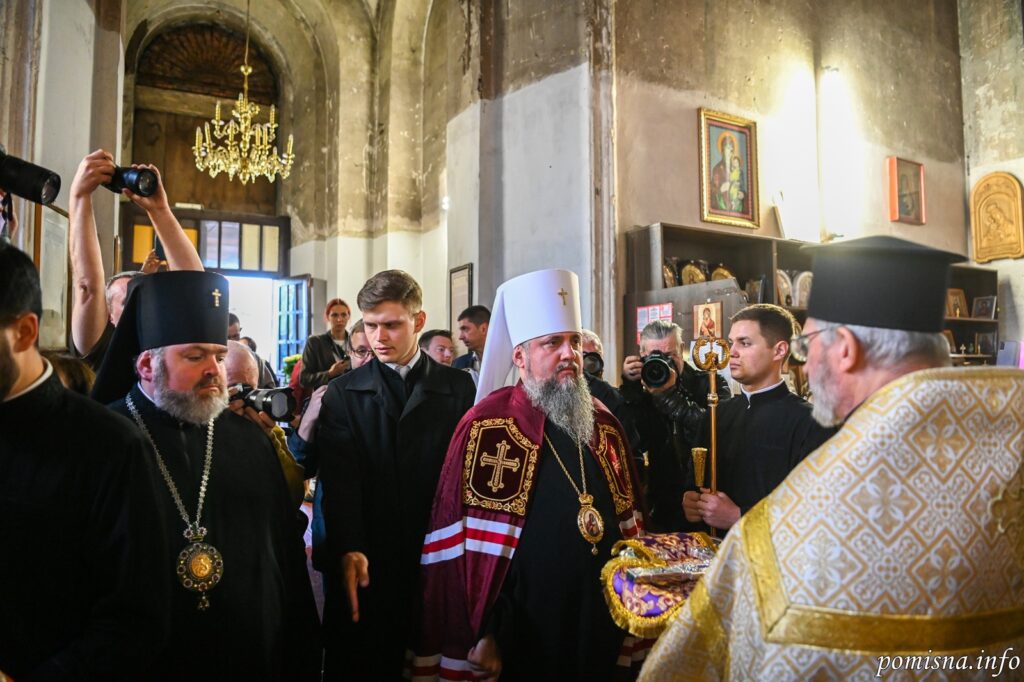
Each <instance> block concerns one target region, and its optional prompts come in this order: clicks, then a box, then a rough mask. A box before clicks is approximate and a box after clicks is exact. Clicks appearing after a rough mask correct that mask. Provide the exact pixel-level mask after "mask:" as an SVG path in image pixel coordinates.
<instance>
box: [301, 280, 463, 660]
mask: <svg viewBox="0 0 1024 682" xmlns="http://www.w3.org/2000/svg"><path fill="white" fill-rule="evenodd" d="M357 305H358V306H359V309H360V311H361V312H362V314H363V325H364V328H365V331H366V337H367V340H368V341H369V343H370V346H371V348H372V349H373V352H374V355H375V357H374V359H373V360H371V361H370V362H368V363H367V364H365V365H363V366H362V367H360V368H359V369H357V370H353V371H351V372H349V373H347V374H345V375H343V376H341V377H340V378H338V379H337V380H336V381H332V382H331V383H330V384H329V385H328V388H327V393H326V394H325V395H324V399H323V407H322V408H321V412H320V420H319V424H318V431H317V437H316V443H317V448H318V454H319V457H320V485H321V487H322V490H323V504H322V516H323V522H324V528H325V531H326V539H325V542H324V544H323V545H322V546H321V547H319V548H318V549H317V551H316V552H314V562H315V565H316V566H317V567H318V568H319V570H321V571H322V572H323V573H324V592H325V605H324V639H325V646H326V659H325V666H324V670H325V679H340V678H342V677H345V678H346V679H374V680H397V679H400V678H401V676H402V668H403V665H404V659H405V649H406V646H407V644H408V642H409V638H410V635H411V627H412V623H413V618H414V617H415V614H414V613H413V609H414V605H415V603H416V599H417V598H418V597H419V592H418V590H417V579H418V575H419V558H420V549H421V547H422V545H423V536H424V535H425V534H426V527H427V522H428V520H429V516H430V507H431V503H432V502H433V499H434V491H435V489H436V487H437V480H438V476H439V475H440V471H441V464H442V463H443V461H444V457H445V452H446V451H447V449H448V442H449V441H450V440H451V437H452V434H453V433H454V431H455V427H456V425H457V424H458V422H459V420H460V419H461V418H462V415H463V414H465V412H466V411H467V410H469V408H470V407H471V406H472V405H473V397H474V394H475V392H476V389H475V387H474V384H473V380H472V379H471V378H470V377H469V375H468V374H466V373H465V372H461V371H458V370H455V369H452V368H449V367H445V366H443V365H441V364H439V363H437V362H436V361H434V360H433V359H432V358H430V357H429V356H428V355H427V354H426V353H424V352H422V351H421V350H420V349H419V347H418V345H417V335H418V334H419V332H420V331H421V330H422V329H423V325H424V323H425V322H426V313H425V312H424V311H423V310H422V309H421V308H422V305H423V294H422V291H421V289H420V286H419V284H417V283H416V281H415V280H414V279H413V278H412V277H411V276H409V275H408V274H407V273H405V272H402V271H400V270H387V271H384V272H381V273H378V274H376V275H374V276H373V277H371V278H370V279H369V280H368V281H367V282H366V284H365V285H363V288H362V290H361V291H360V292H359V296H358V299H357Z"/></svg>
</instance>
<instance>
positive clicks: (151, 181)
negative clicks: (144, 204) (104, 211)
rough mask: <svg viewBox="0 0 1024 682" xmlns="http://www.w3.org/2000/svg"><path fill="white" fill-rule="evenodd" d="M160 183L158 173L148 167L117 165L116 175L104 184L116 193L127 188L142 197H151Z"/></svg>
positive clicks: (115, 168)
mask: <svg viewBox="0 0 1024 682" xmlns="http://www.w3.org/2000/svg"><path fill="white" fill-rule="evenodd" d="M159 184H160V183H159V181H158V180H157V178H156V173H154V172H153V171H151V170H149V169H148V168H125V167H123V166H115V167H114V176H113V177H112V178H110V182H108V183H107V184H105V185H103V186H104V187H106V188H107V189H109V190H110V191H111V192H114V193H115V194H120V193H121V190H123V189H127V190H129V191H131V192H132V193H133V194H138V195H139V196H140V197H149V196H153V194H154V193H156V190H157V187H158V186H159Z"/></svg>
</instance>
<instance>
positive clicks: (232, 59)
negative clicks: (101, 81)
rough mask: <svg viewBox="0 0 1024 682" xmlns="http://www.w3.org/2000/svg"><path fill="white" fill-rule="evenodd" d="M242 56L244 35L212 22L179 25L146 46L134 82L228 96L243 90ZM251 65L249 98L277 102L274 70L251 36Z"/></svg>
mask: <svg viewBox="0 0 1024 682" xmlns="http://www.w3.org/2000/svg"><path fill="white" fill-rule="evenodd" d="M244 59H245V36H244V35H240V34H238V33H235V32H233V31H230V30H227V29H225V28H222V27H220V26H214V25H212V24H203V25H199V24H192V25H188V26H181V27H177V28H172V29H170V30H168V31H166V32H164V33H162V34H160V35H158V36H157V37H156V38H154V39H153V41H152V42H151V43H150V44H149V45H148V46H147V47H146V50H145V52H143V54H142V57H141V58H140V59H139V66H138V70H137V71H136V76H135V83H136V84H137V85H148V86H151V87H155V88H164V89H167V90H179V91H184V92H194V93H198V94H201V95H210V96H213V97H218V98H223V99H227V100H232V99H235V98H236V97H237V96H238V93H239V91H240V90H241V85H242V74H241V71H240V69H239V67H240V66H241V65H242V64H243V62H244ZM249 65H250V66H251V67H252V74H251V75H250V76H249V97H250V99H252V100H253V101H254V102H258V103H260V104H277V96H278V93H277V83H276V79H275V77H274V73H273V72H272V71H271V70H270V66H269V64H268V63H267V61H266V59H265V58H264V57H263V54H262V53H261V52H260V50H259V48H258V47H257V46H256V44H255V43H254V42H253V41H250V44H249Z"/></svg>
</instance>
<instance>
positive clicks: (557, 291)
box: [476, 269, 583, 403]
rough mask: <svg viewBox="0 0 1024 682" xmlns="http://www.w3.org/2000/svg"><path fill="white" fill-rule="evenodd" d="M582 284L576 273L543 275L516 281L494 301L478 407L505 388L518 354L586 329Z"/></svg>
mask: <svg viewBox="0 0 1024 682" xmlns="http://www.w3.org/2000/svg"><path fill="white" fill-rule="evenodd" d="M582 319H583V316H582V315H581V314H580V278H579V277H577V276H576V273H575V272H572V271H570V270H558V269H554V270H537V271H534V272H528V273H526V274H525V275H520V276H519V277H514V278H513V279H510V280H509V281H507V282H505V283H504V284H502V285H501V286H500V287H498V291H497V293H495V295H494V306H493V307H492V310H491V321H490V323H489V325H488V327H487V342H486V343H485V344H484V357H483V360H482V362H481V363H480V381H479V382H478V383H477V388H476V402H478V403H479V402H480V401H481V400H483V399H484V398H486V397H487V396H488V395H489V394H490V393H491V391H494V390H495V389H498V388H501V387H502V386H504V385H505V380H506V379H507V377H508V374H509V371H510V370H511V369H512V350H513V349H514V348H515V347H516V346H518V345H519V344H521V343H523V342H524V341H529V340H530V339H535V338H537V337H538V336H545V335H547V334H554V333H556V332H565V331H576V332H578V331H580V330H581V329H583V322H582Z"/></svg>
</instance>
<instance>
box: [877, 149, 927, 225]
mask: <svg viewBox="0 0 1024 682" xmlns="http://www.w3.org/2000/svg"><path fill="white" fill-rule="evenodd" d="M886 161H887V165H888V167H889V220H890V221H891V222H894V223H910V224H911V225H924V223H925V212H924V207H925V203H924V164H922V163H916V162H914V161H907V160H906V159H901V158H899V157H897V156H890V157H889V158H888V159H887V160H886Z"/></svg>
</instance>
